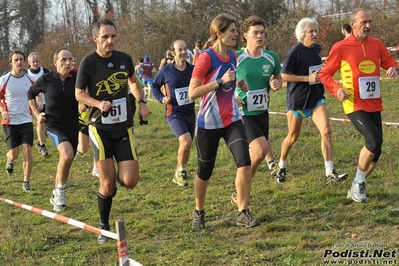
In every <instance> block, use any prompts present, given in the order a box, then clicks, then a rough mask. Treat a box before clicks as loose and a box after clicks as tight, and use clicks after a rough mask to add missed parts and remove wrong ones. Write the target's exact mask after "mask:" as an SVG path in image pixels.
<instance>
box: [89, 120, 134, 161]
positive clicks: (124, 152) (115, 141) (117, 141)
mask: <svg viewBox="0 0 399 266" xmlns="http://www.w3.org/2000/svg"><path fill="white" fill-rule="evenodd" d="M89 138H90V146H91V149H92V150H93V153H94V159H95V160H96V162H97V161H101V160H105V159H109V158H113V157H115V160H116V161H117V162H122V161H130V160H137V152H136V148H135V146H134V138H133V131H132V129H131V128H128V129H125V130H120V131H112V132H111V131H106V130H101V129H97V128H96V127H94V126H92V125H90V126H89Z"/></svg>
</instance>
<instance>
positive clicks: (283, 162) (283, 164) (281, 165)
mask: <svg viewBox="0 0 399 266" xmlns="http://www.w3.org/2000/svg"><path fill="white" fill-rule="evenodd" d="M286 167H287V163H286V162H285V161H283V160H281V159H280V162H279V163H278V168H280V169H282V168H286Z"/></svg>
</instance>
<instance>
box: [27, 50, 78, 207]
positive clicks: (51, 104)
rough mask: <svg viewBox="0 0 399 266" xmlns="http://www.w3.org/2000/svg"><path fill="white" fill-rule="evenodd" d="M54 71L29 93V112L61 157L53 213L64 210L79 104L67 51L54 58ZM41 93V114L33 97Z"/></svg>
mask: <svg viewBox="0 0 399 266" xmlns="http://www.w3.org/2000/svg"><path fill="white" fill-rule="evenodd" d="M53 62H54V65H55V67H56V71H52V72H49V73H46V74H44V75H43V76H41V77H39V79H38V80H37V81H36V82H35V84H33V85H32V86H31V87H30V89H29V91H28V99H29V105H30V108H31V109H32V111H33V114H34V115H35V117H36V119H37V123H38V124H39V123H40V124H42V123H45V124H46V131H47V135H48V137H49V138H50V139H51V140H52V142H53V143H54V145H55V146H56V147H57V150H58V152H59V153H60V157H59V161H58V166H57V174H56V178H55V189H54V190H53V194H52V196H51V198H50V202H51V204H52V205H53V210H54V211H55V212H58V211H62V210H63V209H64V208H65V207H66V195H65V191H66V182H67V179H68V176H69V172H70V169H71V166H72V162H73V159H74V158H75V153H76V148H77V146H78V132H79V120H78V102H77V101H76V98H75V83H76V72H73V71H71V70H72V53H71V51H69V50H68V49H67V48H62V49H59V50H57V51H56V52H55V54H54V60H53ZM39 93H43V94H44V97H45V100H46V110H45V112H42V111H41V110H39V109H38V106H37V104H36V100H35V98H36V96H38V95H39Z"/></svg>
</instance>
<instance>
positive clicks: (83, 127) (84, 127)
mask: <svg viewBox="0 0 399 266" xmlns="http://www.w3.org/2000/svg"><path fill="white" fill-rule="evenodd" d="M79 132H80V133H82V134H83V135H86V136H88V135H89V126H88V125H86V124H82V123H79Z"/></svg>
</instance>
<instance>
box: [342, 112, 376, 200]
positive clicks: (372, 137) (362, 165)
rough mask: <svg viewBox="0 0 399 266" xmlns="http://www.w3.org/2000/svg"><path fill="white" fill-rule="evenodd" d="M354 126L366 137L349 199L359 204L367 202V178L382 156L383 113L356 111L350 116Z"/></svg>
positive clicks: (349, 191)
mask: <svg viewBox="0 0 399 266" xmlns="http://www.w3.org/2000/svg"><path fill="white" fill-rule="evenodd" d="M348 117H349V118H350V119H351V121H352V123H353V125H354V126H355V127H356V129H357V130H358V131H359V132H360V133H361V134H362V135H363V136H364V138H365V146H364V147H363V148H362V149H361V151H360V154H359V161H358V167H357V171H356V176H355V179H354V180H353V183H352V186H351V188H350V189H349V190H348V198H352V199H353V200H354V201H357V202H366V201H367V200H368V198H367V196H366V185H365V183H366V176H368V175H370V174H371V172H372V170H373V169H374V167H375V165H376V163H377V162H378V159H379V156H380V155H381V146H382V142H383V139H382V122H381V113H380V112H373V113H367V112H365V111H356V112H353V113H351V114H348Z"/></svg>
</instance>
